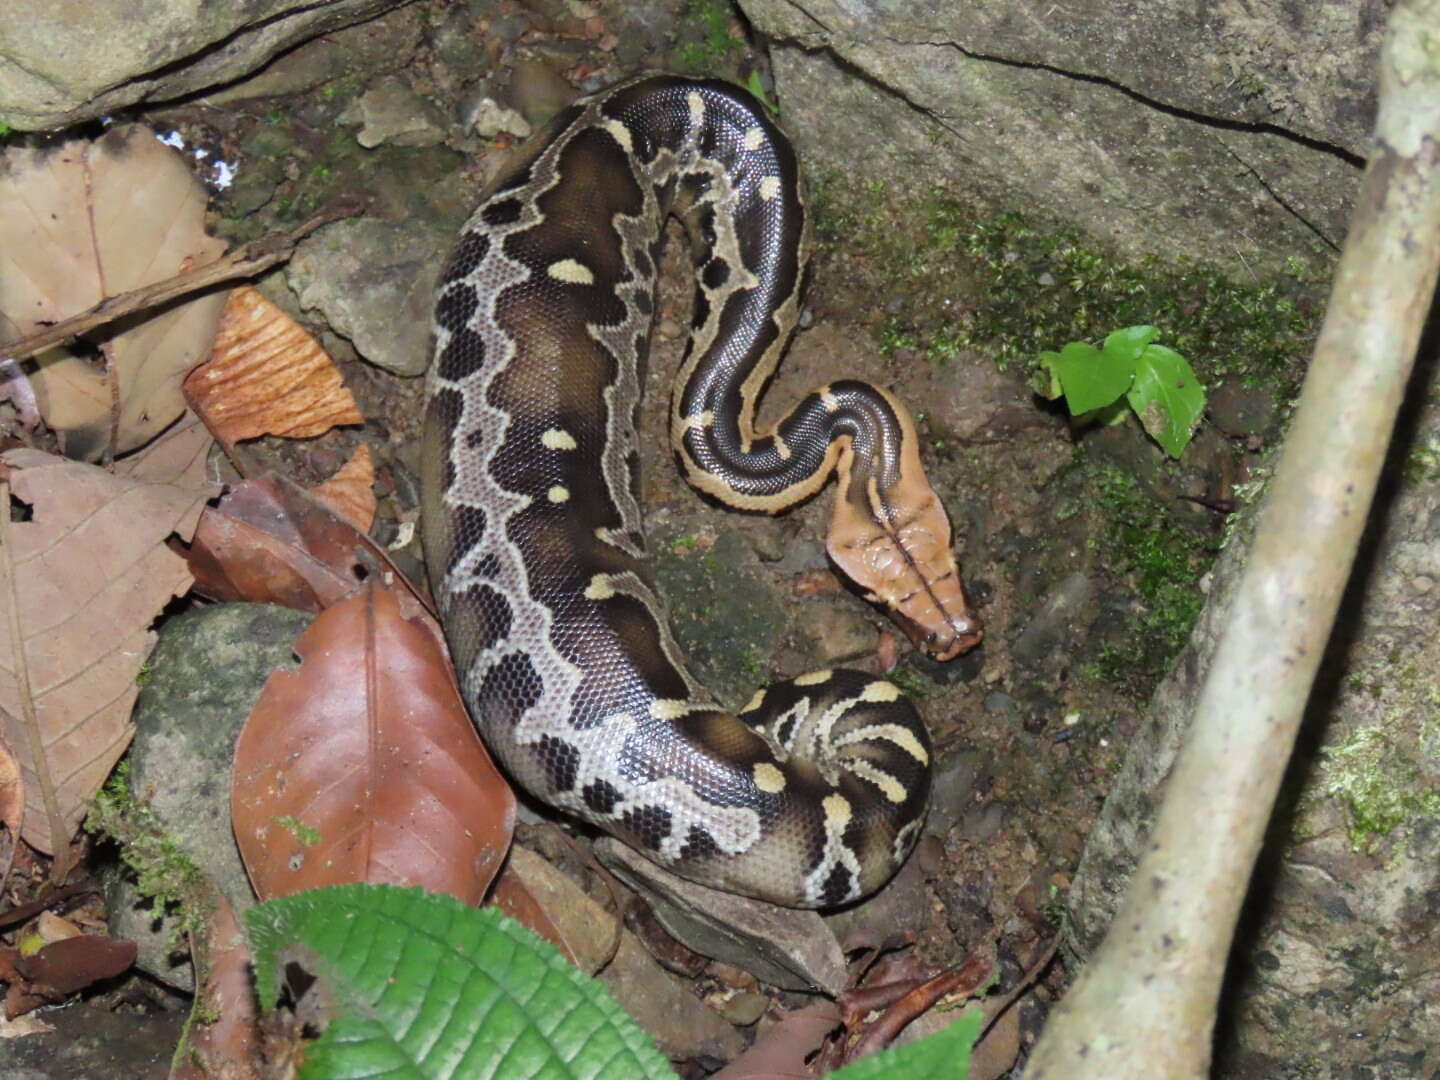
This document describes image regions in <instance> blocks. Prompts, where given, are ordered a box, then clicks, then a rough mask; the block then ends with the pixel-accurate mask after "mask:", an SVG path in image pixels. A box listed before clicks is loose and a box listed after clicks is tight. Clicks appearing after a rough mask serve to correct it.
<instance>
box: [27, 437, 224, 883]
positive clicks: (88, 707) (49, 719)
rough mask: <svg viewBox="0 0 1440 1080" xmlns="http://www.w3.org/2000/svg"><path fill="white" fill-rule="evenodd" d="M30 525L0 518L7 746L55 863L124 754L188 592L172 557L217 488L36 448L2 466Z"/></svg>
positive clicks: (34, 833)
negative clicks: (163, 620)
mask: <svg viewBox="0 0 1440 1080" xmlns="http://www.w3.org/2000/svg"><path fill="white" fill-rule="evenodd" d="M0 466H3V468H0V480H3V477H4V474H8V483H9V486H10V490H11V491H12V492H13V494H14V496H15V497H16V498H17V499H19V500H20V501H21V502H23V503H25V504H26V505H28V506H29V507H30V519H29V520H27V521H10V520H0V738H3V739H4V741H5V743H6V745H7V746H9V748H10V749H11V751H13V752H14V754H15V755H16V757H18V758H19V759H20V765H21V770H22V773H23V775H24V781H25V801H26V808H25V825H24V833H23V835H24V837H25V839H26V841H27V842H29V843H30V844H32V845H33V846H34V847H36V848H38V849H39V850H40V851H42V852H44V853H46V854H49V855H53V854H55V853H56V852H57V851H63V850H64V848H65V845H67V844H68V843H69V841H70V837H71V836H72V835H73V833H74V831H75V827H76V826H77V825H78V824H79V822H80V819H81V818H82V817H83V816H84V814H85V808H86V806H87V805H88V804H89V801H90V798H91V796H93V795H94V794H95V792H96V791H97V790H98V789H99V787H100V784H101V783H102V782H103V781H104V779H105V777H106V776H107V775H108V774H109V772H110V769H111V767H112V766H113V765H114V764H115V762H116V760H117V759H118V758H119V757H120V755H121V754H122V753H124V752H125V748H126V747H127V746H129V744H130V737H131V735H132V734H133V732H134V727H133V725H132V723H131V721H130V709H131V706H132V705H133V704H134V702H135V697H136V695H137V694H138V693H139V687H138V686H137V684H136V681H135V678H136V676H137V675H138V674H139V672H140V667H141V665H142V664H143V663H144V662H145V658H146V657H147V656H148V655H149V653H150V650H151V648H152V647H153V645H154V642H155V635H154V634H153V633H152V632H151V631H150V630H149V626H150V624H151V622H153V621H154V619H155V616H156V615H157V614H158V613H159V612H160V609H161V608H163V607H164V606H165V604H166V603H167V602H169V600H170V599H171V597H174V596H180V595H182V594H184V593H185V592H186V591H187V590H188V589H189V588H190V582H191V575H190V570H189V567H188V565H187V564H186V562H185V560H184V559H183V558H182V557H180V556H179V555H177V554H175V553H174V552H172V551H171V550H170V549H169V548H168V547H166V545H165V541H166V538H167V537H169V536H170V535H171V534H178V535H179V536H180V537H181V538H182V539H188V538H189V537H190V535H191V533H192V532H193V531H194V529H195V523H196V521H197V520H198V519H199V517H200V511H201V509H202V508H203V507H204V505H205V500H206V499H207V498H209V497H210V496H211V495H213V494H214V491H213V490H211V489H209V488H203V487H202V488H195V487H180V486H177V485H174V484H152V483H146V482H144V481H142V480H138V479H135V478H134V477H128V476H121V475H117V474H114V473H110V472H107V471H106V470H104V469H101V468H98V467H96V466H94V465H85V464H82V463H81V462H77V461H67V460H65V459H64V458H57V457H54V456H52V455H50V454H44V453H41V452H40V451H38V450H10V451H7V452H6V453H4V454H0Z"/></svg>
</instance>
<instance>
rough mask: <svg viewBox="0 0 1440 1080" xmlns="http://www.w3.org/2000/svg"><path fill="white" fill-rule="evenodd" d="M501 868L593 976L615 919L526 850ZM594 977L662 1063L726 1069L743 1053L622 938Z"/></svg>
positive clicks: (685, 992)
mask: <svg viewBox="0 0 1440 1080" xmlns="http://www.w3.org/2000/svg"><path fill="white" fill-rule="evenodd" d="M509 866H510V869H511V870H512V871H513V872H514V873H515V874H516V875H517V876H518V877H519V878H520V879H521V880H522V881H523V882H524V883H525V887H526V888H527V889H528V890H529V891H530V894H531V895H532V896H534V897H535V899H536V900H537V901H538V902H539V904H540V906H541V907H542V908H544V910H545V912H546V914H548V915H549V916H550V919H551V921H552V922H554V923H555V925H556V926H557V927H558V929H559V930H560V932H561V933H562V934H563V935H564V936H565V939H566V941H567V942H568V943H569V944H570V947H571V949H572V950H573V951H574V952H575V954H576V959H577V960H578V961H579V962H580V966H581V969H582V970H585V971H594V970H595V969H596V968H597V967H598V966H599V965H600V964H601V963H603V962H604V960H605V957H606V956H607V955H608V954H609V950H610V944H611V935H612V933H613V932H614V926H615V916H613V915H611V914H609V913H608V912H607V911H606V910H605V909H604V908H602V907H601V906H600V905H599V904H598V903H596V902H595V901H594V900H592V899H591V898H590V897H589V896H588V895H586V893H585V891H584V890H583V889H581V888H580V886H579V885H577V884H575V882H574V881H572V880H571V879H570V878H569V877H567V876H566V875H565V874H563V873H561V872H560V871H559V870H557V869H556V868H555V867H553V866H551V865H550V864H549V863H548V862H546V861H545V860H544V859H542V858H541V857H540V856H539V855H536V854H535V853H534V852H533V851H530V850H528V849H527V848H523V847H519V846H518V845H517V846H516V847H513V848H511V849H510V863H509ZM598 977H599V979H600V981H601V982H603V983H604V984H605V986H606V988H607V989H608V990H609V991H610V992H611V993H612V994H614V995H615V998H616V1000H617V1001H619V1002H620V1004H621V1005H622V1006H624V1008H625V1011H626V1012H627V1013H629V1014H630V1015H631V1016H632V1017H634V1018H635V1021H636V1023H638V1024H639V1025H640V1026H641V1027H642V1028H643V1029H644V1030H645V1031H647V1032H648V1033H649V1034H650V1036H651V1037H652V1038H653V1039H654V1040H655V1043H656V1045H657V1046H658V1047H659V1048H660V1051H661V1053H663V1054H665V1055H666V1056H667V1057H670V1058H673V1059H675V1060H677V1061H682V1060H688V1059H690V1058H694V1057H709V1058H714V1059H715V1060H718V1061H729V1060H730V1059H731V1058H733V1057H735V1056H736V1055H737V1054H738V1053H739V1052H740V1051H741V1050H742V1049H743V1048H744V1045H745V1040H744V1039H743V1038H742V1037H741V1035H740V1033H739V1032H738V1031H736V1030H735V1029H734V1028H733V1027H731V1026H730V1025H729V1024H727V1023H726V1022H725V1020H724V1019H722V1018H721V1016H720V1015H719V1014H717V1013H715V1012H713V1011H711V1010H710V1009H709V1008H708V1007H707V1006H706V1005H705V1004H704V1003H703V1002H702V1001H700V999H699V998H697V997H696V996H695V995H694V994H692V993H691V992H690V985H689V984H688V983H687V982H686V981H685V980H683V979H680V978H678V977H676V976H674V975H672V974H670V973H669V972H668V971H666V970H665V969H664V968H662V967H661V966H660V965H659V964H658V963H656V961H655V959H654V958H653V957H652V956H651V955H650V954H649V953H648V952H646V951H645V947H644V946H643V945H642V944H640V941H639V939H638V938H637V937H636V936H635V935H634V934H632V933H631V932H630V931H629V930H624V931H622V932H621V935H620V948H619V951H617V952H616V954H615V959H614V960H613V961H611V962H610V964H609V965H608V966H607V967H605V968H604V970H602V971H601V972H600V974H599V976H598Z"/></svg>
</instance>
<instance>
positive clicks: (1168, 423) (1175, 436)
mask: <svg viewBox="0 0 1440 1080" xmlns="http://www.w3.org/2000/svg"><path fill="white" fill-rule="evenodd" d="M1126 397H1127V399H1128V400H1129V402H1130V407H1131V408H1132V409H1134V410H1135V415H1136V416H1138V417H1139V418H1140V423H1141V424H1142V425H1143V426H1144V428H1145V430H1146V431H1148V432H1149V433H1150V435H1151V437H1152V438H1153V439H1154V440H1155V441H1156V442H1158V443H1159V444H1160V445H1161V446H1162V447H1164V449H1165V452H1166V453H1167V454H1169V455H1170V456H1171V457H1173V458H1178V457H1179V456H1180V455H1181V453H1183V452H1184V450H1185V447H1186V446H1187V445H1189V442H1190V436H1191V434H1192V433H1193V432H1194V431H1195V425H1196V424H1198V423H1199V422H1200V414H1201V413H1203V412H1204V411H1205V388H1204V387H1203V386H1201V385H1200V380H1199V379H1197V378H1196V377H1195V372H1194V371H1192V370H1191V368H1190V365H1189V363H1187V362H1186V360H1185V358H1184V357H1183V356H1181V355H1180V354H1179V353H1177V352H1176V351H1175V350H1174V349H1167V348H1166V347H1165V346H1164V345H1147V346H1146V347H1145V351H1144V352H1143V353H1141V354H1140V360H1139V363H1138V364H1137V365H1136V368H1135V385H1134V386H1132V387H1131V388H1130V392H1129V393H1128V394H1127V395H1126Z"/></svg>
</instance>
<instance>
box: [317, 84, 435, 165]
mask: <svg viewBox="0 0 1440 1080" xmlns="http://www.w3.org/2000/svg"><path fill="white" fill-rule="evenodd" d="M340 122H341V123H342V124H359V125H360V131H359V133H358V134H357V135H356V136H355V141H356V142H358V143H359V144H360V145H361V146H363V147H365V148H366V149H367V150H368V149H370V148H371V147H375V146H379V145H380V144H381V143H386V142H388V143H394V144H395V145H396V146H434V145H435V144H436V143H439V142H443V141H444V139H445V131H446V128H447V127H448V124H447V122H446V119H445V116H444V114H443V113H441V111H440V110H439V109H437V108H436V107H435V106H434V105H432V104H431V103H430V102H429V101H427V100H425V98H423V97H421V96H420V95H419V94H417V93H416V92H415V91H414V90H412V89H410V87H409V85H408V84H407V83H406V82H405V80H404V79H401V78H400V77H398V76H395V75H391V76H388V77H386V78H384V79H381V80H380V81H379V82H378V83H376V84H375V85H374V86H373V87H371V88H370V89H369V90H367V91H365V93H363V94H361V95H360V97H359V98H358V99H357V100H356V101H355V102H354V103H352V104H351V106H350V108H348V109H346V110H345V112H343V113H341V114H340Z"/></svg>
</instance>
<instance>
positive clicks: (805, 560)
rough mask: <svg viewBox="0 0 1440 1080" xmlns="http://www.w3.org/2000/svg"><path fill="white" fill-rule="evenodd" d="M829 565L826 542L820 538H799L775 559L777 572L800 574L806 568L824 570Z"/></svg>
mask: <svg viewBox="0 0 1440 1080" xmlns="http://www.w3.org/2000/svg"><path fill="white" fill-rule="evenodd" d="M828 565H829V562H828V560H827V559H826V557H825V545H824V544H822V543H820V541H818V540H797V541H795V542H794V543H792V544H790V545H789V546H788V547H786V549H785V552H784V554H782V555H781V556H780V558H778V559H776V560H775V567H774V570H775V573H777V574H799V573H803V572H804V571H806V570H823V569H824V568H825V567H826V566H828Z"/></svg>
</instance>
